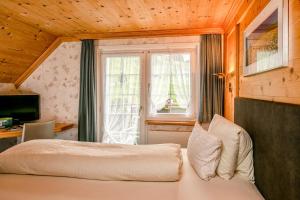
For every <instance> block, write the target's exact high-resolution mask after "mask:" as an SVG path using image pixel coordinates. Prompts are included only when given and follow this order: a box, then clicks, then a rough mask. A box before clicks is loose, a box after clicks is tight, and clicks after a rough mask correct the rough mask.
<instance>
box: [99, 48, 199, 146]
mask: <svg viewBox="0 0 300 200" xmlns="http://www.w3.org/2000/svg"><path fill="white" fill-rule="evenodd" d="M180 45H181V44H180ZM192 45H193V44H191V45H190V46H188V45H186V46H187V48H179V47H178V46H176V48H174V49H170V48H165V49H166V50H165V49H164V48H161V47H160V46H158V45H156V46H154V45H153V46H151V45H150V46H151V47H152V48H150V49H146V50H144V49H142V50H141V49H137V50H133V49H130V48H128V46H126V47H123V49H120V50H115V49H118V48H115V47H114V48H113V50H111V49H109V48H108V50H106V51H103V52H101V54H100V56H101V61H100V63H101V70H100V71H99V72H100V73H99V77H98V81H99V86H100V87H99V89H100V93H98V94H99V98H98V100H99V101H98V103H99V104H98V105H99V108H100V110H101V113H100V117H99V118H100V119H101V122H100V126H99V127H100V129H101V130H99V131H101V134H102V135H103V138H102V141H103V142H104V143H122V144H139V143H144V142H145V141H146V139H147V137H146V134H145V128H144V120H145V119H159V120H178V121H184V120H193V119H194V117H195V112H196V110H197V108H196V107H194V104H195V101H196V95H195V91H196V88H195V85H196V84H195V80H196V79H195V78H194V76H195V73H194V72H193V70H194V69H195V68H194V65H195V63H196V62H195V60H196V59H195V52H196V48H194V47H195V46H192ZM158 47H159V48H158ZM140 48H141V47H140Z"/></svg>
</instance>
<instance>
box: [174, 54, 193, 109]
mask: <svg viewBox="0 0 300 200" xmlns="http://www.w3.org/2000/svg"><path fill="white" fill-rule="evenodd" d="M170 63H171V66H172V77H173V79H172V81H173V85H174V93H175V95H176V100H177V103H178V104H179V106H180V107H182V108H188V106H189V104H190V100H191V84H190V83H191V80H190V77H191V75H190V73H191V70H190V55H189V54H174V55H172V56H171V59H170Z"/></svg>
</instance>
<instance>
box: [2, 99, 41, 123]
mask: <svg viewBox="0 0 300 200" xmlns="http://www.w3.org/2000/svg"><path fill="white" fill-rule="evenodd" d="M3 117H12V118H13V121H14V122H20V123H22V122H28V121H33V120H38V119H39V118H40V96H39V95H38V94H32V95H31V94H30V95H23V94H22V95H0V118H3Z"/></svg>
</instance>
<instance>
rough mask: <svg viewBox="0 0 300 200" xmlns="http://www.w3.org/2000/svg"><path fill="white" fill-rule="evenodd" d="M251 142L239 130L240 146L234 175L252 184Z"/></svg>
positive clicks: (244, 133)
mask: <svg viewBox="0 0 300 200" xmlns="http://www.w3.org/2000/svg"><path fill="white" fill-rule="evenodd" d="M252 147H253V146H252V140H251V138H250V136H249V135H248V133H247V132H246V131H245V130H244V129H242V128H241V132H240V145H239V154H238V162H237V168H236V174H238V175H240V176H241V177H244V178H246V179H247V180H249V181H251V182H252V183H254V167H253V149H252Z"/></svg>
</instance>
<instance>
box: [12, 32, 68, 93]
mask: <svg viewBox="0 0 300 200" xmlns="http://www.w3.org/2000/svg"><path fill="white" fill-rule="evenodd" d="M62 42H63V40H62V39H61V38H59V37H58V38H56V40H54V41H53V42H52V44H51V45H50V46H49V47H48V48H47V49H46V50H45V51H44V52H43V53H42V55H41V56H39V57H38V58H37V59H36V60H35V61H34V63H32V64H31V65H30V66H29V67H28V68H27V69H26V70H25V71H24V72H23V73H22V74H21V76H19V78H18V79H17V80H16V81H15V86H16V87H17V88H18V87H19V86H20V85H21V84H22V83H23V82H24V81H25V80H26V79H27V78H28V77H29V76H30V74H31V73H32V72H33V71H34V70H35V69H36V68H38V66H39V65H40V64H42V62H43V61H44V60H45V59H46V58H47V57H48V56H49V55H50V54H51V53H52V52H53V51H54V50H55V49H56V48H57V47H58V46H59V45H60V44H61V43H62Z"/></svg>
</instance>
